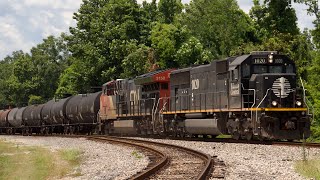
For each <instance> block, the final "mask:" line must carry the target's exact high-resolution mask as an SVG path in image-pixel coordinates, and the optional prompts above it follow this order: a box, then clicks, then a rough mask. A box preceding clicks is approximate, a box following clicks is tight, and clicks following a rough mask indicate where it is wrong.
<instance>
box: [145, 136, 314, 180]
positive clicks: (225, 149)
mask: <svg viewBox="0 0 320 180" xmlns="http://www.w3.org/2000/svg"><path fill="white" fill-rule="evenodd" d="M144 140H150V141H157V142H163V143H168V144H175V145H180V146H185V147H188V148H192V149H196V150H199V151H202V152H205V153H207V154H210V155H212V156H214V155H215V156H218V159H219V160H221V161H224V163H225V164H226V168H227V169H226V170H227V172H226V179H230V180H240V179H243V180H248V179H254V180H269V179H281V180H292V179H295V180H300V179H305V178H304V177H302V176H301V175H299V174H298V173H296V172H295V170H294V163H295V161H297V160H302V157H303V156H302V152H303V151H302V148H301V147H285V146H271V145H252V144H232V143H215V142H192V141H177V140H159V139H144ZM306 153H307V157H308V159H319V158H320V149H315V148H307V149H306Z"/></svg>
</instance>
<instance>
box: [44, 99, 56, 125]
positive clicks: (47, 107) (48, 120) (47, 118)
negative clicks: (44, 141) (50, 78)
mask: <svg viewBox="0 0 320 180" xmlns="http://www.w3.org/2000/svg"><path fill="white" fill-rule="evenodd" d="M54 102H55V101H54V100H51V101H49V102H47V103H45V104H44V106H43V108H42V112H41V118H42V120H43V122H44V123H45V124H47V125H51V124H52V115H51V109H52V106H53V104H54Z"/></svg>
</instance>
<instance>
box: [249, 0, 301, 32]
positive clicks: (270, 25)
mask: <svg viewBox="0 0 320 180" xmlns="http://www.w3.org/2000/svg"><path fill="white" fill-rule="evenodd" d="M253 2H254V6H253V7H252V9H251V11H250V16H251V18H252V19H254V20H255V22H256V23H257V25H258V26H259V28H260V29H265V30H266V31H267V32H268V33H269V34H268V36H269V37H270V36H277V34H278V33H283V34H291V35H298V34H299V28H298V26H297V20H298V19H297V16H296V13H295V10H294V8H293V7H292V4H291V3H292V2H291V0H281V1H279V0H265V1H264V4H263V5H260V1H259V0H254V1H253Z"/></svg>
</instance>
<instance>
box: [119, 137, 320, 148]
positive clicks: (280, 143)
mask: <svg viewBox="0 0 320 180" xmlns="http://www.w3.org/2000/svg"><path fill="white" fill-rule="evenodd" d="M124 137H138V138H147V139H149V138H152V139H165V140H177V141H194V142H215V143H234V144H256V145H275V146H297V147H301V146H305V147H311V148H320V143H312V142H306V143H304V144H303V142H300V141H294V142H290V141H272V140H264V141H261V140H251V141H247V140H234V139H232V138H191V137H189V138H180V137H161V136H149V137H144V136H124Z"/></svg>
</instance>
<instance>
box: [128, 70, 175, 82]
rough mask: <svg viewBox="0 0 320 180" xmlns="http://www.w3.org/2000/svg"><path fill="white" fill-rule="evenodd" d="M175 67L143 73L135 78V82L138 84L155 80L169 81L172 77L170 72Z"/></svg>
mask: <svg viewBox="0 0 320 180" xmlns="http://www.w3.org/2000/svg"><path fill="white" fill-rule="evenodd" d="M173 70H174V69H165V70H158V71H154V72H150V73H147V74H143V75H140V76H137V77H136V78H135V79H134V83H135V84H136V85H142V84H148V83H153V82H168V81H169V79H170V73H171V72H172V71H173Z"/></svg>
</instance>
